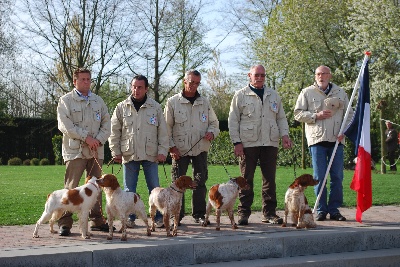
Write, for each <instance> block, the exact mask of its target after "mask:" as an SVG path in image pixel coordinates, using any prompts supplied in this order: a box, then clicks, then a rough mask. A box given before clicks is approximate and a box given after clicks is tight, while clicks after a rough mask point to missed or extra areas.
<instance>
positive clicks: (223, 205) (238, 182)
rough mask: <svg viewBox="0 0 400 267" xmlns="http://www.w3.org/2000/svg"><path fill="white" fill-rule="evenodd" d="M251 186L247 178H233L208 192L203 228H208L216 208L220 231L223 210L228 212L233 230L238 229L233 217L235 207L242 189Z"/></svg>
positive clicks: (217, 228) (214, 186)
mask: <svg viewBox="0 0 400 267" xmlns="http://www.w3.org/2000/svg"><path fill="white" fill-rule="evenodd" d="M248 188H249V185H248V183H247V181H246V179H245V178H243V177H241V176H239V177H236V178H232V179H230V180H229V182H227V183H224V184H216V185H213V186H212V187H211V188H210V190H209V192H208V203H207V208H206V218H205V220H204V223H203V226H204V227H205V226H207V221H208V217H209V216H210V212H211V208H212V207H214V209H215V213H216V216H217V227H216V230H217V231H219V230H220V229H221V228H220V223H221V213H222V211H223V210H226V211H227V212H228V216H229V219H230V220H231V224H232V229H237V228H238V227H237V225H236V223H235V218H234V216H233V207H234V205H235V202H236V199H237V198H238V196H239V191H240V190H241V189H248Z"/></svg>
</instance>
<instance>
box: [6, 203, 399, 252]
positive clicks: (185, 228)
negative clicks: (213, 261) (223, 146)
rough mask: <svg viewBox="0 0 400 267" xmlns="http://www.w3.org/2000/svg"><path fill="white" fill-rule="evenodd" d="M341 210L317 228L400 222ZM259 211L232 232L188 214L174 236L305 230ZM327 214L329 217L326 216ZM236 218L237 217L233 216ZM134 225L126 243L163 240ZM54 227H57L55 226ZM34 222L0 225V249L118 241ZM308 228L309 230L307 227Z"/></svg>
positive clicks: (378, 213)
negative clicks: (273, 221) (358, 217)
mask: <svg viewBox="0 0 400 267" xmlns="http://www.w3.org/2000/svg"><path fill="white" fill-rule="evenodd" d="M340 211H341V213H342V214H343V215H344V216H345V217H347V221H346V222H337V221H331V220H329V219H328V220H326V221H323V222H317V225H318V226H317V228H316V230H318V229H329V228H337V227H346V228H347V227H354V228H358V227H368V226H377V225H396V226H398V225H399V224H400V206H383V207H380V206H374V207H372V208H370V209H369V210H367V211H366V212H364V214H363V223H362V224H360V223H358V222H357V221H355V209H354V208H353V209H348V208H342V209H340ZM261 215H262V214H261V213H260V212H256V213H253V214H252V216H250V219H249V225H248V226H239V229H237V230H236V231H233V230H231V229H230V226H229V224H228V218H227V216H226V215H224V216H223V217H222V219H221V231H219V232H218V231H215V228H214V227H215V217H214V216H212V217H211V218H210V219H211V225H210V226H209V227H207V228H204V227H201V226H200V225H197V224H195V223H194V221H193V219H192V218H191V217H190V216H186V217H185V218H184V219H183V221H182V226H180V227H179V228H178V235H179V236H185V237H193V238H205V237H208V236H229V235H241V234H248V233H249V232H254V233H264V232H265V233H273V232H278V231H308V230H305V229H302V230H296V229H295V228H293V227H287V228H282V227H280V226H279V225H270V224H265V223H262V222H261ZM278 215H279V216H283V211H278ZM328 217H329V216H328ZM235 219H236V221H237V218H235ZM137 224H138V225H137V227H135V228H134V229H128V241H127V242H128V243H135V240H136V239H145V240H152V241H157V240H159V239H160V238H161V239H165V238H167V237H166V232H165V229H156V232H154V233H152V235H151V236H150V237H148V236H146V234H145V229H144V225H143V222H140V221H137ZM116 227H117V229H119V227H120V222H119V221H116ZM55 229H56V230H58V227H57V226H55ZM33 230H34V225H24V226H0V250H3V251H5V250H7V249H35V248H43V247H70V246H78V245H82V244H83V243H85V244H101V243H104V244H106V243H110V242H112V243H120V242H121V241H120V239H119V238H120V234H119V233H117V232H115V233H114V240H112V241H108V240H106V236H107V233H103V232H92V234H93V236H92V238H91V239H87V240H84V239H82V238H81V236H80V234H79V231H78V226H77V224H74V226H73V228H72V229H71V231H72V234H71V235H70V236H68V237H62V236H59V235H58V234H50V233H49V226H48V224H45V225H42V226H41V227H40V229H39V236H40V238H32V233H33ZM310 231H313V229H311V230H310Z"/></svg>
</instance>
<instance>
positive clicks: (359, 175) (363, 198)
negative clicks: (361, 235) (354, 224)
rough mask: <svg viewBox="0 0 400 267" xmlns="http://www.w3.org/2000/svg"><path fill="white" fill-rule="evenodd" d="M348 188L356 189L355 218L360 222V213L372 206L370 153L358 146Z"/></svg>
mask: <svg viewBox="0 0 400 267" xmlns="http://www.w3.org/2000/svg"><path fill="white" fill-rule="evenodd" d="M350 188H351V189H353V190H354V191H357V212H356V220H357V221H358V222H360V223H361V217H362V213H363V212H364V211H366V210H367V209H369V208H370V207H371V206H372V178H371V154H369V153H368V152H367V151H365V150H364V148H363V147H362V146H359V147H358V154H357V163H356V169H355V171H354V176H353V180H352V182H351V184H350Z"/></svg>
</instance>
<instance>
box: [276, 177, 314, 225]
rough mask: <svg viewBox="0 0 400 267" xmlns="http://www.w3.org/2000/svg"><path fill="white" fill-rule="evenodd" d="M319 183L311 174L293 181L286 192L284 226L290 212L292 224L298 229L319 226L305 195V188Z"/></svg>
mask: <svg viewBox="0 0 400 267" xmlns="http://www.w3.org/2000/svg"><path fill="white" fill-rule="evenodd" d="M317 184H318V181H317V180H314V178H313V177H312V175H310V174H303V175H301V176H300V177H297V178H296V179H295V180H294V181H293V183H292V184H291V185H290V186H289V188H288V189H287V191H286V194H285V216H284V220H283V224H282V227H286V224H287V217H288V214H289V213H290V215H291V217H292V222H293V224H292V226H296V228H297V229H300V228H315V227H316V226H317V225H316V224H315V222H314V217H313V214H312V211H311V209H310V207H309V206H308V202H307V198H306V196H305V195H304V190H305V189H306V188H307V186H314V185H317Z"/></svg>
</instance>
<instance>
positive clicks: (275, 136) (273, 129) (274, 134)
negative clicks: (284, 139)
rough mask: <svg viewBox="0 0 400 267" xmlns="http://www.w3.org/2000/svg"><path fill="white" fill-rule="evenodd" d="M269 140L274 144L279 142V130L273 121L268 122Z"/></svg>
mask: <svg viewBox="0 0 400 267" xmlns="http://www.w3.org/2000/svg"><path fill="white" fill-rule="evenodd" d="M269 138H270V139H271V141H274V142H277V141H279V128H278V125H277V124H276V122H275V121H271V122H270V133H269Z"/></svg>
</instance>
